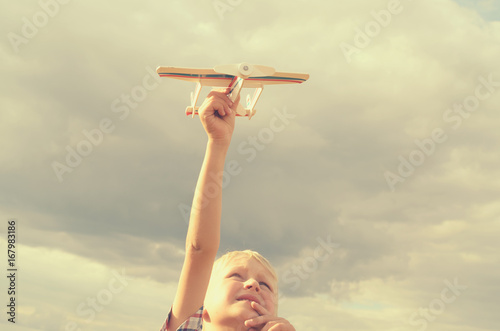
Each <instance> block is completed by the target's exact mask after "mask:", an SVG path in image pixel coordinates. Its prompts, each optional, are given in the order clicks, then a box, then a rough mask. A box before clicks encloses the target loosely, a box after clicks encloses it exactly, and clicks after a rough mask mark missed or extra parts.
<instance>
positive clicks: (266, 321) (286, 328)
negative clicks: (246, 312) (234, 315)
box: [245, 301, 295, 331]
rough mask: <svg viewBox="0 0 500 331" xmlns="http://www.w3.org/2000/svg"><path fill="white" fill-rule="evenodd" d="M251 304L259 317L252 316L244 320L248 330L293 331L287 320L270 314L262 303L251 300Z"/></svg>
mask: <svg viewBox="0 0 500 331" xmlns="http://www.w3.org/2000/svg"><path fill="white" fill-rule="evenodd" d="M251 306H252V308H253V309H255V311H256V312H257V313H259V315H260V316H259V317H254V318H251V319H249V320H246V321H245V326H247V327H249V328H250V330H259V331H295V328H294V327H293V325H292V324H290V322H288V320H286V319H284V318H282V317H277V316H274V315H271V313H270V312H269V311H268V310H267V309H266V308H264V307H263V306H262V305H260V304H258V303H257V302H255V301H252V303H251Z"/></svg>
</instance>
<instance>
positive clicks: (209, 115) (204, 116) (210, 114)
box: [198, 89, 240, 145]
mask: <svg viewBox="0 0 500 331" xmlns="http://www.w3.org/2000/svg"><path fill="white" fill-rule="evenodd" d="M228 92H229V91H228V90H227V89H221V90H214V91H211V92H210V93H209V94H208V96H207V97H206V99H205V101H204V102H203V104H202V105H201V106H200V108H199V111H198V113H199V115H200V120H201V123H202V124H203V127H204V128H205V131H206V132H207V135H208V138H209V140H211V141H212V142H215V143H222V144H225V145H229V143H230V142H231V137H232V135H233V130H234V119H235V114H236V107H237V106H238V103H239V100H240V97H239V96H238V98H237V99H236V100H235V101H234V102H232V101H231V99H229V97H228V96H227V93H228Z"/></svg>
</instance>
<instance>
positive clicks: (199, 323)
mask: <svg viewBox="0 0 500 331" xmlns="http://www.w3.org/2000/svg"><path fill="white" fill-rule="evenodd" d="M171 313H172V308H170V312H169V313H168V317H167V320H166V321H165V323H164V324H163V326H162V327H161V329H160V331H171V330H167V325H168V321H169V320H170V314H171ZM202 313H203V306H201V308H200V309H198V310H197V311H196V313H194V314H193V315H191V316H190V317H189V318H188V319H187V320H185V321H184V323H182V324H181V325H180V326H179V327H178V328H177V330H176V331H201V330H202V329H203V319H202V317H201V316H202Z"/></svg>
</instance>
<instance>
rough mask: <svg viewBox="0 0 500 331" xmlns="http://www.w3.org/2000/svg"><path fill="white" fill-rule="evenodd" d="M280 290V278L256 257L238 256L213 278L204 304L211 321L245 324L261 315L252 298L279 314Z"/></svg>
mask: <svg viewBox="0 0 500 331" xmlns="http://www.w3.org/2000/svg"><path fill="white" fill-rule="evenodd" d="M276 291H277V286H276V280H275V279H274V278H273V276H272V274H271V273H270V272H269V271H268V270H267V269H266V268H265V267H264V266H263V265H262V264H261V263H260V262H258V261H257V260H256V259H254V258H250V259H248V258H244V257H241V258H236V259H234V260H231V261H230V262H229V263H228V264H227V265H226V266H224V267H222V268H221V270H220V271H219V272H218V273H216V274H215V275H214V279H211V280H210V285H209V289H208V291H207V295H206V298H205V304H204V306H205V309H206V311H207V313H208V315H209V318H210V320H211V322H216V321H217V322H216V323H217V324H219V323H220V324H228V323H229V324H232V323H233V322H235V321H236V322H239V323H242V322H244V321H245V320H247V319H249V318H253V317H257V316H259V314H258V313H257V312H256V311H255V310H254V309H253V308H252V307H251V305H250V301H257V302H258V303H259V304H260V305H262V306H264V308H266V309H267V310H268V311H269V312H270V313H271V314H272V315H276V300H277V293H276Z"/></svg>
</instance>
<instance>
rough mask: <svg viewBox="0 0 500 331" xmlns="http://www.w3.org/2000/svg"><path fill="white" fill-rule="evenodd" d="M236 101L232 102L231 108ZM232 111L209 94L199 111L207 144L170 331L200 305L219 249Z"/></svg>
mask: <svg viewBox="0 0 500 331" xmlns="http://www.w3.org/2000/svg"><path fill="white" fill-rule="evenodd" d="M238 101H239V100H235V102H234V105H235V106H234V108H236V105H238ZM231 107H233V102H232V101H231V100H230V99H229V98H228V97H227V95H226V94H225V92H216V91H212V92H210V94H209V95H208V96H207V98H206V99H205V101H204V102H203V104H202V105H201V107H200V109H199V114H200V120H201V122H202V124H203V127H204V128H205V131H206V132H207V135H208V142H207V147H206V152H205V159H204V160H203V165H202V167H201V171H200V175H199V178H198V182H197V184H196V190H195V193H194V199H193V204H192V207H191V216H190V219H189V226H188V231H187V236H186V256H185V259H184V265H183V267H182V271H181V276H180V278H179V285H178V288H177V293H176V295H175V299H174V303H173V305H172V314H171V316H170V321H169V325H168V329H169V330H172V331H175V330H176V329H177V327H178V326H180V325H181V324H182V323H183V322H184V321H185V320H186V319H187V318H188V317H189V316H191V315H192V314H194V313H195V312H196V311H197V310H198V309H199V308H200V307H201V306H202V305H203V301H204V299H205V294H206V291H207V287H208V283H209V281H210V274H211V271H212V266H213V262H214V260H215V257H216V255H217V250H218V249H219V238H220V219H221V208H222V174H223V171H224V162H225V159H226V154H227V151H228V148H229V144H230V143H231V137H232V134H233V130H234V120H235V111H234V110H231Z"/></svg>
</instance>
